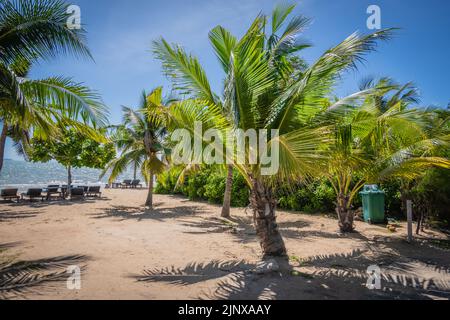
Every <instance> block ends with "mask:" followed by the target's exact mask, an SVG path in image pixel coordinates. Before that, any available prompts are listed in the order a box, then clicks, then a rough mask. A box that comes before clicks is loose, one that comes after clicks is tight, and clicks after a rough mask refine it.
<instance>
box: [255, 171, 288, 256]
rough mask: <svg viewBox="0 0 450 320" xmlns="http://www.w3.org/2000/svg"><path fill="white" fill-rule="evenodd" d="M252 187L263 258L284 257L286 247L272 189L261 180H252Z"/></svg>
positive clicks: (256, 226)
mask: <svg viewBox="0 0 450 320" xmlns="http://www.w3.org/2000/svg"><path fill="white" fill-rule="evenodd" d="M252 185H253V186H252V190H251V195H250V203H251V206H252V209H253V221H254V224H255V229H256V234H257V235H258V237H259V242H260V245H261V248H262V251H263V256H264V257H263V258H264V259H266V258H268V257H280V256H281V257H284V256H286V247H285V245H284V241H283V238H282V237H281V234H280V232H279V231H278V225H277V223H276V215H275V209H276V199H275V197H274V195H273V193H272V190H271V188H270V187H268V186H266V185H265V184H264V183H263V182H262V181H261V180H260V179H254V178H252Z"/></svg>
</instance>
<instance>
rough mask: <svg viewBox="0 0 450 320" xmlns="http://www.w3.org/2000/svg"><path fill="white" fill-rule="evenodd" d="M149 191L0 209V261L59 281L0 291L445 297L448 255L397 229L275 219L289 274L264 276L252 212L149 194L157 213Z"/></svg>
mask: <svg viewBox="0 0 450 320" xmlns="http://www.w3.org/2000/svg"><path fill="white" fill-rule="evenodd" d="M145 195H146V190H106V191H105V192H104V198H103V199H97V200H87V201H84V202H70V201H64V202H58V201H53V202H51V203H38V202H37V203H33V204H29V203H22V204H6V203H1V204H0V251H1V253H0V257H1V259H3V260H5V259H7V258H10V259H14V260H15V261H16V262H19V264H18V265H16V266H21V265H23V263H22V262H23V261H26V262H27V263H28V264H30V263H35V264H36V263H37V264H38V265H39V266H41V267H42V266H43V267H44V268H42V269H46V270H37V271H35V272H37V273H38V274H40V275H42V274H43V275H46V274H47V275H48V274H49V273H50V274H51V275H52V274H54V275H56V276H55V278H54V279H55V280H59V281H36V283H34V284H36V285H35V286H32V287H30V288H27V287H24V288H21V289H20V290H17V291H13V292H10V291H3V292H0V298H7V299H9V298H14V299H199V298H200V299H448V298H449V297H450V252H449V251H445V250H443V249H438V248H434V247H431V246H429V245H428V244H424V243H421V242H417V243H415V244H408V243H406V242H405V241H404V239H405V234H406V231H405V229H406V228H405V226H404V225H402V226H401V227H400V228H399V230H398V232H396V233H390V232H389V231H387V230H386V228H385V227H383V226H373V225H368V224H365V223H362V222H357V230H358V232H357V233H353V234H350V235H340V234H339V233H338V232H337V221H336V220H335V219H333V218H331V217H327V216H321V215H314V216H313V215H304V214H293V213H287V212H279V213H278V221H279V226H280V229H281V232H282V234H283V237H284V239H285V242H286V247H287V249H288V252H289V256H290V268H291V270H283V271H282V272H276V273H271V274H263V275H260V274H256V273H255V272H253V271H252V269H254V267H255V263H257V262H258V261H259V258H260V248H259V244H258V242H257V239H256V236H255V233H254V231H253V227H252V225H251V216H250V212H246V211H245V209H233V210H232V216H233V219H232V222H226V221H223V220H221V219H218V218H217V217H218V216H219V214H220V207H219V206H214V205H210V204H206V203H199V202H191V201H188V200H187V199H184V198H181V197H176V196H162V195H156V196H155V203H156V208H155V210H153V211H145V210H144V209H143V207H142V203H143V202H144V200H145ZM426 237H442V235H440V234H438V233H435V232H429V233H428V234H427V235H426ZM65 260H67V261H65ZM67 265H78V266H80V267H81V268H82V273H81V289H79V290H69V289H67V284H66V280H65V279H66V277H68V276H69V275H68V274H67V275H66V274H65V268H66V266H67ZM370 265H377V266H378V267H379V268H380V269H381V272H382V278H381V286H382V288H381V289H379V290H369V289H367V288H366V285H365V284H366V282H367V279H368V275H367V273H366V270H367V268H368V267H369V266H370ZM1 267H2V264H1V263H0V268H1ZM10 269H11V268H10ZM3 273H4V274H3V275H2V270H1V269H0V281H1V280H2V279H1V277H2V276H3V277H6V276H7V275H6V276H5V274H6V273H5V271H4V270H3ZM61 276H62V278H61ZM50 278H51V276H50ZM37 279H39V278H37ZM45 279H46V278H43V279H42V280H45Z"/></svg>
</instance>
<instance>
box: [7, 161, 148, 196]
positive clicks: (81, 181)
mask: <svg viewBox="0 0 450 320" xmlns="http://www.w3.org/2000/svg"><path fill="white" fill-rule="evenodd" d="M100 173H101V170H97V169H90V168H79V169H78V168H74V169H72V180H73V184H74V185H98V184H100V185H104V184H106V183H107V181H108V175H106V176H105V177H104V178H103V179H99V176H100ZM132 178H133V170H132V169H131V168H129V169H128V170H127V171H126V172H125V173H124V174H122V175H121V176H120V177H119V178H118V179H117V180H118V181H122V180H124V179H132ZM137 178H138V179H141V181H143V179H142V177H140V176H138V177H137ZM48 184H67V170H66V168H64V167H63V166H62V165H60V164H58V163H57V162H55V161H51V162H47V163H31V162H25V161H16V160H9V159H6V160H5V162H4V164H3V169H2V171H1V173H0V189H2V188H5V187H15V188H19V191H21V192H22V191H26V190H27V189H28V188H32V187H39V188H42V187H45V186H47V185H48Z"/></svg>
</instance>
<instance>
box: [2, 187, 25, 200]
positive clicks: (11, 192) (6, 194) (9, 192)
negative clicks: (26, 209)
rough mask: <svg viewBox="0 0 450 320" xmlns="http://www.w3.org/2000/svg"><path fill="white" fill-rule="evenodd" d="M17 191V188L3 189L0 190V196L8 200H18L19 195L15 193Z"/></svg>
mask: <svg viewBox="0 0 450 320" xmlns="http://www.w3.org/2000/svg"><path fill="white" fill-rule="evenodd" d="M17 191H19V189H3V190H2V191H1V192H0V198H1V199H2V200H8V201H12V200H14V199H15V200H16V201H19V199H20V196H19V195H18V194H17Z"/></svg>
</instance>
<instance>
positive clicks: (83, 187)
mask: <svg viewBox="0 0 450 320" xmlns="http://www.w3.org/2000/svg"><path fill="white" fill-rule="evenodd" d="M77 188H81V189H83V190H84V193H86V192H88V189H89V187H88V186H78V187H77Z"/></svg>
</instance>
